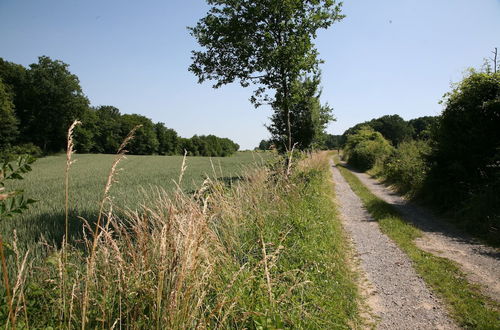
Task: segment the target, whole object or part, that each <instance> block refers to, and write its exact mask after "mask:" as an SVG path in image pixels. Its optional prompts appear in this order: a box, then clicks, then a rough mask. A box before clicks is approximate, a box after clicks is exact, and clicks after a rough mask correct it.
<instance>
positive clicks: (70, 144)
mask: <svg viewBox="0 0 500 330" xmlns="http://www.w3.org/2000/svg"><path fill="white" fill-rule="evenodd" d="M81 123H82V122H81V121H78V120H75V121H74V122H73V124H71V126H70V127H69V129H68V135H67V147H66V170H65V180H64V183H65V184H64V187H65V205H64V206H65V207H64V209H65V226H66V228H65V229H66V231H65V236H64V244H65V245H66V244H68V227H69V223H68V222H69V221H68V218H69V215H68V213H69V211H68V210H69V169H70V167H71V165H72V164H73V163H74V162H75V161H74V160H71V156H72V155H73V154H74V153H75V150H74V147H75V144H74V142H73V131H74V129H75V127H76V126H77V125H80V124H81Z"/></svg>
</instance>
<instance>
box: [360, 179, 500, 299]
mask: <svg viewBox="0 0 500 330" xmlns="http://www.w3.org/2000/svg"><path fill="white" fill-rule="evenodd" d="M353 173H354V174H355V175H356V176H357V177H358V178H359V179H360V180H361V182H363V184H364V185H365V186H366V187H368V189H370V190H371V191H372V192H373V193H374V194H375V195H376V196H377V197H379V198H380V199H382V200H384V201H386V202H387V203H389V204H392V205H393V206H394V207H396V209H397V210H398V211H399V212H401V214H402V215H403V217H404V218H405V219H406V220H407V221H410V222H412V223H413V224H414V225H415V226H417V227H418V228H419V229H421V230H422V232H423V233H424V235H423V237H422V238H420V239H418V240H417V241H416V243H417V245H418V246H419V247H420V248H421V249H423V250H425V251H428V252H430V253H433V254H435V255H438V256H441V257H445V258H448V259H450V260H453V261H455V262H456V263H458V264H459V265H460V266H461V268H462V270H463V271H464V272H465V273H466V274H467V276H468V279H469V280H470V281H471V282H473V283H476V284H479V285H480V286H481V287H482V291H483V293H484V294H485V295H487V296H489V297H491V298H492V299H494V300H496V301H498V302H500V249H495V248H492V247H488V246H485V245H483V244H480V243H479V242H477V241H474V240H473V239H472V238H471V237H468V236H466V235H464V234H462V233H460V232H458V231H457V230H456V229H454V228H453V227H452V226H451V225H450V224H448V223H446V222H444V221H443V220H441V219H439V218H438V217H436V216H435V215H433V214H432V213H431V212H430V211H428V210H426V209H424V208H422V207H420V206H418V205H415V204H414V203H411V202H408V201H407V200H405V199H404V198H402V197H401V196H400V195H399V194H397V193H395V192H394V191H392V190H391V189H390V188H388V187H386V186H385V185H384V184H382V183H380V182H379V181H377V180H375V179H373V178H371V177H370V176H369V175H367V174H366V173H359V172H355V171H353Z"/></svg>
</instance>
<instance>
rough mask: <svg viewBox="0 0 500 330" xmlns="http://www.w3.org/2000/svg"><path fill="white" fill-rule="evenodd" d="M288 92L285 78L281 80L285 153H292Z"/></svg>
mask: <svg viewBox="0 0 500 330" xmlns="http://www.w3.org/2000/svg"><path fill="white" fill-rule="evenodd" d="M288 98H289V92H288V83H287V81H286V78H285V79H284V80H283V108H284V109H283V110H285V116H286V134H287V151H288V152H290V151H292V123H291V121H290V107H289V103H288Z"/></svg>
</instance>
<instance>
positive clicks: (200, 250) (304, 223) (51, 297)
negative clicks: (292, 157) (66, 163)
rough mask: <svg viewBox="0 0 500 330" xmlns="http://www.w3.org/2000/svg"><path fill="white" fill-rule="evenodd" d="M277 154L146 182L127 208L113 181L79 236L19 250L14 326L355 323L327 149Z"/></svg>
mask: <svg viewBox="0 0 500 330" xmlns="http://www.w3.org/2000/svg"><path fill="white" fill-rule="evenodd" d="M280 164H283V162H281V161H278V162H276V164H275V165H274V166H271V167H269V166H268V167H264V166H260V167H255V168H250V169H248V170H247V171H246V172H245V175H244V176H243V177H242V178H241V179H240V180H239V181H234V182H232V184H231V185H228V184H227V182H225V181H224V180H216V179H209V178H207V179H206V180H205V181H204V182H203V184H202V185H201V186H200V187H199V189H197V190H196V191H195V192H194V193H186V191H184V190H182V189H180V188H179V189H176V190H174V191H173V192H172V191H171V192H167V191H166V190H165V189H162V188H160V187H156V188H151V189H150V191H149V192H148V196H150V197H149V199H148V200H147V201H145V202H144V203H143V204H142V205H141V207H140V208H137V209H129V210H126V211H123V212H115V210H114V209H113V204H112V203H109V201H110V199H108V197H110V196H108V193H109V192H110V191H111V189H110V186H111V185H112V184H113V183H112V182H113V180H108V184H107V185H106V186H105V188H104V189H105V192H104V198H105V199H106V200H107V201H108V202H107V204H106V205H107V206H106V210H105V211H104V209H103V208H102V210H101V212H99V215H100V216H102V219H101V220H100V221H93V219H84V224H85V226H84V229H83V231H82V233H83V235H82V239H81V241H80V242H75V243H72V244H68V245H67V247H66V248H65V250H64V253H62V250H61V249H60V248H59V247H58V246H49V247H48V248H47V249H48V251H49V257H48V258H46V259H45V261H44V262H43V264H41V265H39V266H36V267H28V266H29V262H28V261H27V260H28V259H26V257H24V259H23V256H22V255H21V254H17V255H16V256H15V258H14V259H15V260H16V261H15V262H16V264H17V265H18V266H17V270H18V271H17V274H18V281H19V283H20V284H19V285H17V286H16V287H17V288H18V289H17V291H16V295H15V296H14V297H13V300H14V302H15V306H16V309H15V311H14V313H15V317H16V320H17V325H18V326H21V327H23V326H25V327H33V328H40V327H55V328H56V327H57V328H75V327H81V328H123V327H125V328H132V329H136V328H157V329H165V328H174V329H177V328H180V329H190V328H214V329H217V328H283V327H297V328H346V329H347V328H352V327H357V326H358V325H359V322H360V321H359V318H358V314H357V291H356V287H355V285H354V283H353V282H352V278H353V274H352V273H351V272H350V270H349V269H348V267H347V266H346V248H345V247H346V246H347V244H346V241H345V237H344V236H343V235H342V231H341V227H340V224H339V222H338V221H337V217H336V213H335V207H334V203H333V201H332V194H333V192H332V188H331V182H330V181H329V178H330V176H329V168H328V160H327V158H326V157H324V156H318V155H315V156H313V157H309V158H307V159H305V160H302V161H301V162H299V163H298V165H297V166H296V167H295V168H294V169H293V171H292V174H290V175H288V176H287V175H285V174H286V172H287V171H289V169H288V168H283V167H282V165H280ZM187 166H188V167H189V162H188V163H187ZM115 167H116V166H115V165H113V166H112V169H113V168H115ZM182 168H183V169H184V170H185V164H184V165H182ZM184 170H183V171H181V173H184ZM112 171H113V170H112ZM214 172H215V170H214ZM182 175H183V174H181V178H182ZM110 177H113V175H110ZM108 178H109V177H108ZM179 181H181V179H180V178H179ZM178 184H179V186H180V185H181V184H182V182H178ZM92 224H93V225H92ZM96 225H97V226H96ZM94 226H95V227H94ZM5 315H6V314H5V313H2V312H1V310H0V320H1V321H3V322H6V323H7V322H9V321H8V320H7V319H6V317H5Z"/></svg>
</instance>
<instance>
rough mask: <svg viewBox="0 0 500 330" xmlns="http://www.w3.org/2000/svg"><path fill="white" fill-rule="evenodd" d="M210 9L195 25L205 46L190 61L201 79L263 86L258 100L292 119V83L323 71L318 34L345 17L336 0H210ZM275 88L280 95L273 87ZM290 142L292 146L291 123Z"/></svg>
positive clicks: (195, 34) (255, 97) (288, 128)
mask: <svg viewBox="0 0 500 330" xmlns="http://www.w3.org/2000/svg"><path fill="white" fill-rule="evenodd" d="M207 2H208V4H209V5H210V6H211V8H210V10H209V12H208V13H207V15H206V16H205V17H204V18H202V19H201V20H200V21H199V22H198V23H197V25H196V26H194V27H192V28H190V30H191V35H192V36H193V37H195V38H196V40H197V41H198V43H199V44H200V46H201V47H202V48H204V50H201V51H193V52H192V53H193V56H192V59H193V64H192V65H191V66H190V67H189V70H190V71H192V72H193V73H194V74H195V75H196V76H197V77H198V80H199V82H200V83H201V82H204V81H205V80H215V84H214V88H218V87H220V86H222V85H225V84H228V83H232V82H234V81H239V83H240V84H241V86H243V87H247V86H249V85H250V84H251V83H254V84H257V85H259V86H260V87H259V88H257V89H256V90H255V92H254V94H253V96H252V97H251V101H252V103H254V104H255V106H259V105H261V104H262V103H272V104H273V108H274V109H276V110H277V111H279V112H281V114H280V116H284V118H287V120H286V121H287V122H290V121H291V118H290V111H291V110H292V104H291V103H290V102H291V97H292V94H291V93H290V91H291V88H292V85H293V84H294V83H295V82H297V81H298V80H299V78H300V77H301V76H302V75H303V74H306V73H311V72H317V69H318V65H319V63H320V60H319V59H318V51H317V49H316V48H315V45H314V43H313V39H314V38H316V33H317V31H318V30H319V29H326V28H328V27H329V26H331V25H332V24H333V23H334V22H335V21H337V20H340V19H342V18H343V16H341V15H340V7H341V4H339V3H336V1H335V0H314V1H312V0H271V1H268V0H258V1H250V0H244V1H231V0H208V1H207ZM269 89H271V90H274V91H275V93H276V95H275V97H274V100H273V99H272V97H271V96H269V95H268V94H267V90H269ZM286 131H287V134H286V135H287V147H286V149H288V150H290V149H291V147H292V140H291V125H290V124H287V126H286Z"/></svg>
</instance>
